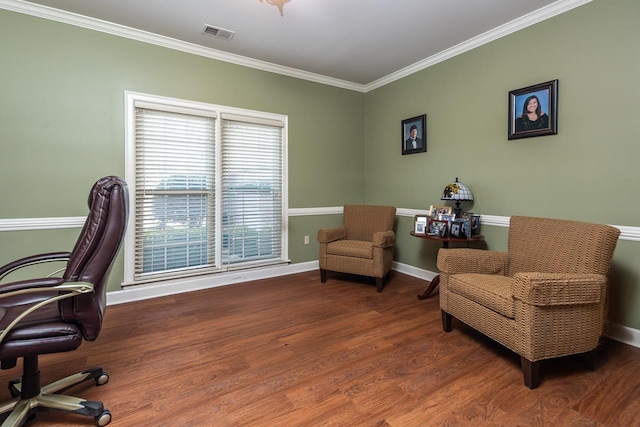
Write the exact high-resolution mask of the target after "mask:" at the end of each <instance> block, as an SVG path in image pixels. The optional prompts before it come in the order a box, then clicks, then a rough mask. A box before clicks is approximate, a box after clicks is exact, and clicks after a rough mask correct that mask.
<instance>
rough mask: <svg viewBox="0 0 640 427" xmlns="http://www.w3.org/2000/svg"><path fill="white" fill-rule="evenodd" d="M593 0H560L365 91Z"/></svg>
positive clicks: (439, 54) (406, 68)
mask: <svg viewBox="0 0 640 427" xmlns="http://www.w3.org/2000/svg"><path fill="white" fill-rule="evenodd" d="M591 1H593V0H558V1H556V2H555V3H552V4H550V5H548V6H546V7H543V8H541V9H538V10H536V11H534V12H531V13H529V14H527V15H524V16H522V17H520V18H517V19H514V20H513V21H511V22H507V23H506V24H503V25H501V26H499V27H497V28H494V29H492V30H489V31H487V32H485V33H483V34H480V35H479V36H476V37H473V38H471V39H469V40H465V41H464V42H462V43H460V44H457V45H455V46H453V47H451V48H449V49H445V50H443V51H442V52H439V53H437V54H435V55H432V56H430V57H428V58H425V59H423V60H422V61H418V62H416V63H415V64H412V65H409V66H407V67H405V68H403V69H401V70H398V71H396V72H394V73H391V74H389V75H387V76H385V77H382V78H381V79H378V80H376V81H374V82H371V83H369V84H367V85H365V86H364V92H369V91H371V90H374V89H377V88H379V87H382V86H384V85H387V84H389V83H392V82H394V81H396V80H400V79H402V78H404V77H407V76H409V75H411V74H414V73H416V72H418V71H421V70H424V69H425V68H429V67H431V66H433V65H436V64H438V63H440V62H443V61H446V60H447V59H450V58H453V57H454V56H458V55H460V54H463V53H465V52H468V51H470V50H472V49H475V48H477V47H480V46H482V45H484V44H487V43H490V42H492V41H494V40H497V39H499V38H502V37H504V36H508V35H509V34H512V33H515V32H516V31H520V30H522V29H524V28H527V27H529V26H531V25H534V24H537V23H538V22H542V21H544V20H546V19H549V18H553V17H554V16H556V15H560V14H561V13H564V12H567V11H569V10H571V9H575V8H576V7H578V6H582V5H583V4H586V3H589V2H591Z"/></svg>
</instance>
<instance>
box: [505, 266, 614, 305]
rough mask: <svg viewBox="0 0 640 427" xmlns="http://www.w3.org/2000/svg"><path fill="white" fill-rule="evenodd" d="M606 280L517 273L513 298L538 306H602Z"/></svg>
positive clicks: (590, 277) (512, 289)
mask: <svg viewBox="0 0 640 427" xmlns="http://www.w3.org/2000/svg"><path fill="white" fill-rule="evenodd" d="M606 285H607V277H606V276H604V275H602V274H589V273H581V274H573V273H571V274H569V273H536V272H533V273H516V274H514V275H513V281H512V283H511V294H512V295H513V297H514V298H517V299H519V300H521V301H523V302H525V303H527V304H531V305H536V306H551V305H575V304H593V303H599V302H600V299H601V297H602V291H603V288H604V287H605V286H606Z"/></svg>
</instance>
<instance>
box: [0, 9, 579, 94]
mask: <svg viewBox="0 0 640 427" xmlns="http://www.w3.org/2000/svg"><path fill="white" fill-rule="evenodd" d="M588 1H590V0H388V1H383V0H173V1H171V0H108V1H107V0H30V1H29V2H24V1H21V0H0V7H3V8H6V9H14V10H16V9H18V10H19V11H22V10H20V7H17V8H16V7H15V6H16V5H22V7H24V5H27V6H29V7H32V6H33V5H30V4H36V5H42V6H46V7H50V8H55V9H59V10H62V11H67V12H72V13H74V14H78V15H81V16H82V17H90V18H95V19H97V20H101V21H106V22H107V23H113V24H119V25H121V26H125V27H129V28H131V29H136V30H142V31H144V32H145V33H142V32H140V34H144V35H147V36H148V34H146V32H148V33H152V34H153V35H160V36H165V37H168V38H170V39H175V40H177V41H180V42H186V44H188V45H193V46H197V47H198V49H202V48H204V49H206V50H210V51H211V52H215V53H217V54H220V53H222V54H232V55H231V58H235V59H236V60H237V59H238V58H240V59H242V60H245V59H246V60H250V61H254V60H257V61H255V63H258V64H259V63H261V62H265V63H267V64H264V65H268V66H269V67H272V66H274V65H275V66H276V67H287V69H293V70H297V71H301V72H303V73H312V74H313V75H318V76H323V77H326V78H329V79H335V80H336V81H344V82H345V83H347V82H348V83H350V84H355V85H363V86H366V85H371V84H375V83H376V82H380V81H383V80H384V79H388V78H389V76H392V75H394V74H397V73H401V72H403V70H405V71H406V70H410V69H412V67H413V68H416V67H418V66H421V65H424V64H426V63H427V62H428V61H429V60H430V58H431V59H433V58H439V57H440V58H444V59H446V58H445V56H446V55H448V56H452V55H453V54H455V53H456V52H458V53H459V52H461V51H464V50H468V49H471V48H473V47H475V46H477V45H479V44H482V43H484V42H486V41H490V40H493V39H495V38H497V37H500V36H502V35H505V34H508V33H510V32H513V31H516V30H518V29H520V28H523V27H525V26H528V25H531V24H533V23H535V22H539V21H541V20H543V19H547V18H549V17H551V16H555V15H557V14H558V13H562V12H564V11H566V10H569V9H572V8H574V7H577V6H579V5H581V4H584V3H586V2H588ZM282 2H284V5H283V16H281V15H280V12H279V10H278V7H277V6H276V5H274V4H273V3H282ZM7 4H9V6H7ZM11 6H14V7H11ZM36 7H38V8H39V9H41V10H42V9H43V10H48V8H41V7H39V6H36ZM49 12H50V13H54V14H56V16H59V15H60V14H59V12H58V11H49ZM49 12H48V13H49ZM33 14H38V13H33ZM45 15H46V14H45ZM66 15H69V14H66ZM76 18H78V17H76ZM82 19H84V18H82ZM59 20H63V21H64V20H66V19H59ZM91 21H95V20H91ZM67 22H68V21H67ZM95 22H96V23H98V24H100V25H101V26H103V27H104V25H105V23H104V22H99V21H95ZM205 24H209V25H213V26H216V27H221V28H224V29H227V30H231V31H235V33H236V34H235V36H234V37H233V39H232V40H230V41H227V40H221V39H217V38H214V37H211V36H209V35H204V34H202V31H203V28H204V25H205ZM85 26H86V25H85ZM236 55H239V57H237V56H236ZM425 61H427V62H425ZM422 68H424V66H423V67H422Z"/></svg>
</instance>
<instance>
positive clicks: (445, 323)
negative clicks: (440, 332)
mask: <svg viewBox="0 0 640 427" xmlns="http://www.w3.org/2000/svg"><path fill="white" fill-rule="evenodd" d="M440 313H441V314H442V329H444V331H445V332H451V331H453V316H452V315H450V314H449V313H447V312H446V311H444V310H440Z"/></svg>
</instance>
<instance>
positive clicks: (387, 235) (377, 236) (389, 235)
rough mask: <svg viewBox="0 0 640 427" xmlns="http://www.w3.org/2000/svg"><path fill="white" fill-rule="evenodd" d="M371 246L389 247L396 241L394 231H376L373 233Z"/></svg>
mask: <svg viewBox="0 0 640 427" xmlns="http://www.w3.org/2000/svg"><path fill="white" fill-rule="evenodd" d="M372 243H373V246H376V247H379V248H390V247H391V246H393V245H394V244H395V243H396V233H394V232H393V230H387V231H378V232H376V233H374V234H373V241H372Z"/></svg>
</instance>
